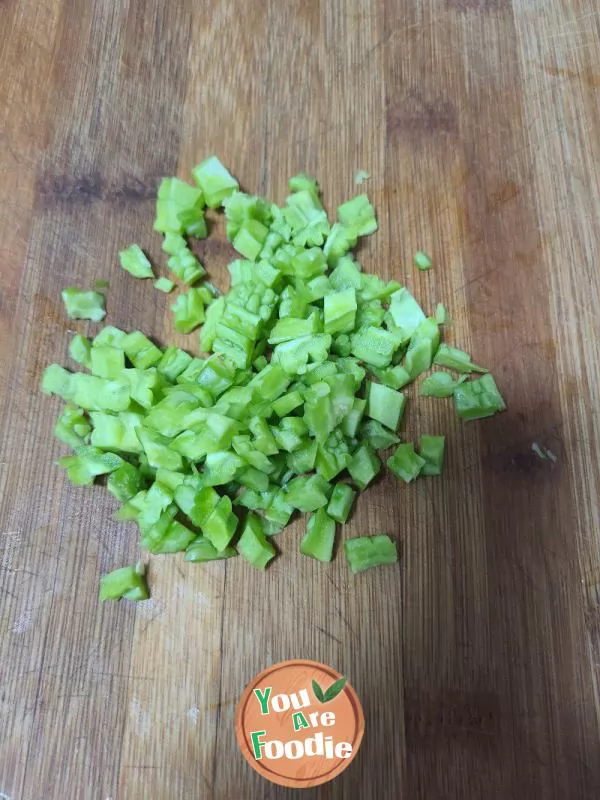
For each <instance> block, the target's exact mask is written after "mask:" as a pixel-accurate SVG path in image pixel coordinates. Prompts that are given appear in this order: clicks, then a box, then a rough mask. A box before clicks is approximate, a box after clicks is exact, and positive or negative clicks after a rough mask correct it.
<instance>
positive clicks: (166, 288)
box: [154, 277, 175, 294]
mask: <svg viewBox="0 0 600 800" xmlns="http://www.w3.org/2000/svg"><path fill="white" fill-rule="evenodd" d="M154 288H155V289H158V291H159V292H164V293H165V294H169V292H172V291H173V289H174V288H175V284H174V283H173V281H172V280H169V278H165V277H162V278H157V279H156V280H155V281H154Z"/></svg>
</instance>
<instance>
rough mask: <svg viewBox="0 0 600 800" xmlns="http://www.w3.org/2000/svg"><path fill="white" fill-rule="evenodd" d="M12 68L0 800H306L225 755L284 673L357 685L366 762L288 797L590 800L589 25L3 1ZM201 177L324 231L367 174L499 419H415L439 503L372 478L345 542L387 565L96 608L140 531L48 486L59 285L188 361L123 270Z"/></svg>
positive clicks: (371, 252)
mask: <svg viewBox="0 0 600 800" xmlns="http://www.w3.org/2000/svg"><path fill="white" fill-rule="evenodd" d="M0 75H1V76H2V77H1V78H0V174H1V176H2V182H1V187H2V188H1V190H0V220H1V224H2V235H1V236H0V270H1V271H2V282H1V287H0V377H1V380H0V414H1V417H0V419H1V429H0V442H1V445H0V447H1V449H0V497H1V500H0V503H1V506H0V631H1V636H2V649H1V655H2V658H1V659H0V798H10V800H37V798H39V797H44V798H61V800H62V799H63V798H69V799H70V798H73V799H74V800H75V799H77V800H80V799H81V798H86V799H87V798H90V799H92V798H94V800H96V799H97V798H100V800H106V798H112V799H113V800H138V798H140V800H141V798H148V797H149V798H152V800H155V799H156V800H169V799H170V798H184V797H185V798H188V797H190V798H192V797H198V798H207V800H211V799H212V798H214V799H215V800H217V798H218V799H219V800H221V799H223V800H225V799H226V800H247V799H250V800H254V798H258V799H260V800H262V799H263V798H264V799H265V800H266V798H287V797H292V796H295V795H293V792H292V790H284V789H278V788H276V787H272V786H270V785H269V784H267V783H266V782H265V781H264V780H263V779H262V778H260V776H258V775H256V774H255V773H254V772H253V771H252V770H251V769H250V768H249V767H248V765H247V764H246V763H245V762H244V760H243V758H242V756H241V754H240V753H239V751H238V749H237V745H236V742H235V734H234V710H235V704H236V702H237V700H238V698H239V697H240V695H241V693H242V690H243V688H244V686H245V685H246V683H247V682H248V681H249V680H250V678H251V677H252V676H253V675H254V674H256V673H258V672H259V671H261V670H263V669H264V668H266V667H267V666H269V665H270V664H273V663H275V662H277V661H279V660H283V659H288V658H309V659H316V660H320V661H324V662H326V663H328V664H330V665H332V666H333V667H335V668H336V669H337V670H339V671H340V672H342V673H344V674H346V675H348V676H349V677H350V680H351V681H352V684H353V685H354V687H355V688H356V690H357V692H358V695H359V697H360V698H361V700H362V703H363V707H364V711H365V719H366V730H365V738H364V741H363V745H362V748H361V751H360V753H359V755H358V757H357V758H356V759H355V761H354V762H353V764H352V765H351V766H350V768H349V769H348V770H347V772H344V773H343V774H342V775H341V776H340V777H339V778H338V779H337V780H336V781H335V782H334V783H333V784H330V785H328V786H324V787H320V788H319V789H315V790H310V791H307V792H306V793H305V794H306V797H314V798H317V797H318V798H326V799H327V798H344V799H345V798H351V799H353V798H365V799H367V798H377V799H379V798H388V797H389V798H391V797H399V798H407V799H408V798H410V800H416V798H424V800H437V798H440V800H441V799H442V798H443V799H444V800H446V799H449V798H461V800H466V799H468V800H471V798H473V800H479V798H481V797H485V796H493V797H495V798H501V799H502V800H504V799H506V800H509V799H512V798H519V797H528V798H529V797H530V798H536V800H537V798H540V799H541V800H551V799H553V798H556V799H557V800H565V798H569V800H587V798H590V800H591V798H597V797H598V796H600V762H599V760H598V752H599V749H600V724H599V722H600V718H599V708H600V698H599V691H600V686H599V677H600V606H599V601H600V535H599V531H600V511H599V509H600V475H599V468H598V464H599V458H598V456H599V447H598V442H599V441H600V420H599V416H598V408H600V372H599V366H598V364H599V359H598V345H597V342H598V335H599V333H600V331H599V327H600V326H599V323H598V313H597V309H598V307H599V302H600V296H599V294H600V292H599V283H600V277H599V270H598V264H599V262H600V259H599V255H600V254H599V247H598V231H599V230H600V203H599V200H600V197H599V195H600V190H599V186H600V181H599V177H600V176H599V174H598V173H599V169H598V164H599V163H600V134H599V131H600V111H599V108H600V104H599V102H598V101H599V99H600V13H599V12H598V10H597V8H595V5H594V3H593V0H551V2H541V0H444V1H443V2H433V0H425V1H424V2H416V0H413V1H412V2H410V0H396V2H394V1H393V0H387V2H384V0H364V2H358V0H348V2H344V3H342V2H339V0H335V1H333V2H328V3H320V2H318V1H317V0H306V2H300V0H289V2H286V3H285V4H283V3H277V2H275V1H274V0H266V2H260V3H259V2H256V1H255V0H248V1H247V2H246V3H244V4H243V5H240V4H237V3H234V2H233V0H223V1H222V2H219V3H212V4H209V3H208V2H197V3H193V2H191V0H187V2H186V1H185V0H184V2H182V3H178V4H164V3H159V2H158V0H147V1H146V2H139V3H129V2H125V3H117V4H115V3H111V2H109V0H98V2H96V3H93V4H89V3H88V4H86V3H82V2H78V0H42V2H38V3H32V2H30V0H23V2H19V3H17V2H16V0H4V2H2V3H0ZM211 152H216V153H218V154H219V155H220V156H221V157H222V159H223V160H224V161H225V162H226V163H227V164H228V165H230V166H231V168H232V169H233V170H234V171H235V173H236V174H237V176H238V177H239V178H240V180H241V182H242V184H243V185H244V186H245V187H247V188H248V189H250V190H252V191H261V192H265V193H267V194H269V195H270V196H272V197H273V198H275V199H278V200H282V199H283V197H284V196H285V191H286V180H287V178H288V176H289V175H291V174H293V173H295V172H297V171H299V170H306V171H309V172H312V173H314V174H316V175H317V176H318V177H319V179H320V181H321V184H322V186H323V189H324V195H325V200H326V203H327V205H328V207H329V208H330V209H333V208H334V207H335V205H336V204H338V203H339V202H341V201H342V200H344V199H345V198H347V197H348V196H349V194H350V193H351V192H352V191H353V190H354V186H353V173H354V170H355V169H357V168H361V169H366V170H368V171H369V172H370V173H371V175H372V177H371V179H370V181H369V183H368V184H367V189H368V191H369V193H370V195H371V196H372V199H373V202H374V204H375V206H376V208H377V210H378V215H379V219H380V230H379V232H378V233H377V234H376V236H374V237H370V238H369V239H368V241H366V242H365V243H364V244H362V245H361V252H360V258H361V260H362V262H363V264H364V265H365V268H367V269H369V270H371V271H374V272H378V273H380V274H381V275H383V276H385V277H388V278H391V277H394V278H397V279H399V280H402V281H406V283H407V285H408V286H409V287H410V288H411V289H412V290H413V291H414V292H415V294H416V295H417V296H418V297H419V298H420V299H421V300H422V301H423V303H424V304H425V305H428V306H430V307H432V306H434V305H435V303H437V302H438V301H443V302H444V303H445V304H446V305H447V307H448V309H449V312H450V315H451V318H452V324H451V326H450V327H449V329H448V337H449V340H450V341H451V343H456V344H460V345H462V346H465V347H467V348H470V350H471V351H472V352H473V355H474V357H475V359H476V360H477V361H479V362H482V363H485V364H487V365H489V366H490V367H492V369H493V371H494V373H495V375H496V376H497V378H498V382H499V384H500V386H501V388H502V391H503V394H504V395H505V396H506V399H507V401H508V404H509V411H508V413H506V414H503V415H501V416H498V417H497V418H495V419H493V420H488V421H484V422H482V423H475V424H471V425H466V426H462V425H459V424H458V423H457V422H456V420H455V419H454V416H453V412H452V409H451V408H450V406H449V405H448V404H446V403H444V402H435V401H431V402H425V401H421V402H419V403H418V404H416V403H414V404H413V405H412V407H411V408H410V409H409V413H408V414H407V420H406V427H405V430H406V435H407V436H416V435H418V433H419V432H432V433H441V432H446V433H447V434H448V459H447V469H446V473H445V475H444V477H443V478H442V479H440V480H436V481H421V482H418V483H417V484H415V485H414V486H409V487H404V486H398V484H397V483H396V482H395V481H394V480H393V479H391V478H389V477H386V478H384V479H383V480H381V481H379V482H378V483H377V484H376V485H375V486H373V487H372V488H371V489H370V490H369V491H368V493H367V494H366V495H364V496H363V497H362V498H361V500H360V502H359V505H358V509H357V511H356V513H355V514H354V516H353V518H352V521H351V523H350V524H349V525H348V526H347V528H346V529H345V531H344V535H346V536H347V535H356V534H359V533H366V532H369V533H375V532H379V531H383V530H386V531H389V532H390V533H391V534H393V535H394V536H396V537H397V538H398V539H399V541H400V542H401V550H402V565H401V568H400V569H398V570H395V569H382V570H373V571H372V572H371V573H366V574H364V575H361V576H357V577H352V576H351V575H349V574H348V571H347V568H346V565H345V563H344V562H343V559H342V558H338V559H337V560H336V561H334V563H332V564H331V565H329V566H322V565H319V564H316V563H313V562H312V561H310V560H309V559H303V558H302V557H301V556H300V555H298V554H297V543H298V539H299V537H300V535H301V528H300V526H299V525H296V526H294V527H293V528H292V529H290V530H289V531H288V532H287V533H286V534H284V538H283V539H281V540H280V541H281V547H282V550H283V551H284V556H283V557H282V558H280V559H278V560H276V561H275V562H274V563H273V565H272V567H270V568H269V570H268V571H267V572H266V574H257V573H256V572H254V571H253V569H252V568H251V567H250V566H249V565H247V564H245V563H240V561H239V560H235V561H230V562H229V563H227V564H211V565H206V566H199V565H187V564H184V563H183V561H182V560H181V559H179V558H173V557H168V558H166V557H159V558H156V559H154V560H153V562H152V566H151V583H152V589H153V598H152V600H151V601H149V602H148V603H145V604H142V605H141V606H139V607H138V608H137V609H136V608H134V607H131V606H125V605H116V604H115V605H112V606H111V605H105V606H103V607H100V606H99V604H98V602H97V595H96V587H97V581H98V578H99V575H100V574H101V573H103V572H105V571H107V570H109V569H111V568H114V567H115V566H118V565H121V564H123V563H129V562H130V561H131V560H132V559H134V558H135V555H136V542H135V538H136V537H135V532H134V531H133V529H132V528H131V527H128V526H123V525H117V524H116V523H115V522H113V521H112V518H111V517H112V513H113V510H114V507H115V504H114V502H113V501H112V499H111V498H110V497H109V496H108V495H107V494H106V493H105V492H104V490H102V489H101V488H100V487H97V488H94V489H93V490H88V491H85V490H78V489H74V488H71V487H69V486H67V484H66V482H65V479H64V476H63V475H62V473H61V472H60V471H59V470H58V469H56V468H55V467H53V466H51V464H52V462H53V460H54V459H55V458H56V457H57V456H58V455H59V454H60V453H61V452H62V450H61V447H60V446H59V445H58V444H57V443H55V442H53V441H52V438H51V428H52V424H53V416H54V414H55V413H56V411H57V408H58V406H57V404H55V403H54V402H53V401H50V400H48V399H47V398H41V397H40V396H39V394H38V382H39V377H40V373H41V370H42V369H43V367H44V366H45V365H46V364H47V363H49V362H51V361H55V360H57V361H61V362H65V361H66V356H67V347H68V341H69V331H70V330H71V329H75V328H76V329H77V330H78V331H81V332H85V331H86V330H87V328H86V324H79V323H78V324H77V325H73V324H72V323H69V322H68V321H67V320H66V319H65V317H64V314H63V312H62V309H61V304H60V298H59V290H60V288H61V287H63V286H64V285H67V284H70V283H72V284H81V285H88V284H90V283H91V282H92V281H93V280H94V279H96V278H100V277H102V278H106V277H108V278H109V279H110V280H111V287H110V294H109V318H110V321H111V322H112V323H114V324H116V325H121V326H125V327H134V326H139V327H142V328H143V329H144V330H145V331H146V332H147V333H149V334H152V335H154V336H156V337H157V338H158V339H159V340H161V341H164V342H166V341H180V342H183V341H184V339H177V337H175V336H174V334H173V331H172V329H171V323H170V320H169V313H168V300H166V299H165V298H163V297H162V296H157V293H156V292H154V291H153V290H152V288H151V287H150V286H146V285H144V284H143V283H141V282H135V281H133V280H131V279H128V276H126V275H125V274H124V273H122V271H120V270H119V268H118V266H117V262H116V253H117V251H118V250H119V249H120V248H121V247H122V246H123V245H126V244H128V243H129V242H131V241H139V242H140V243H142V244H147V245H148V248H149V249H150V251H151V252H152V253H153V254H155V255H157V256H158V255H159V240H158V238H157V237H156V236H155V235H153V234H152V233H151V230H150V224H151V219H152V214H153V197H154V193H155V188H156V185H157V181H158V179H159V178H160V176H161V175H163V174H173V173H178V174H181V175H182V176H185V175H187V174H188V173H189V169H190V167H191V166H193V164H194V163H196V162H197V161H198V160H199V159H200V158H201V157H203V156H204V155H206V154H208V153H211ZM215 236H216V239H215V240H211V241H210V242H208V243H205V244H203V246H202V251H203V256H204V258H205V261H206V263H207V266H208V267H209V269H210V270H211V272H212V274H213V275H214V278H215V280H216V282H217V283H221V285H224V283H225V276H224V271H223V268H224V265H225V264H226V262H227V260H228V258H229V257H230V251H229V249H228V247H227V246H226V245H225V244H223V243H222V231H220V229H219V226H218V225H217V226H216V233H215ZM418 248H423V249H425V250H427V251H428V252H430V253H432V254H433V256H434V259H435V269H434V270H432V271H430V272H428V273H425V274H423V273H417V272H416V271H415V270H414V268H413V267H412V266H411V256H412V253H413V252H414V251H415V250H416V249H418ZM533 442H539V443H540V444H541V445H542V446H545V447H549V448H550V449H551V450H552V451H553V452H554V453H555V454H556V455H557V457H558V460H557V462H556V463H555V464H553V463H552V462H546V461H542V460H540V459H539V458H538V457H537V456H536V455H535V454H534V453H533V452H532V450H531V444H532V443H533ZM309 562H310V563H309Z"/></svg>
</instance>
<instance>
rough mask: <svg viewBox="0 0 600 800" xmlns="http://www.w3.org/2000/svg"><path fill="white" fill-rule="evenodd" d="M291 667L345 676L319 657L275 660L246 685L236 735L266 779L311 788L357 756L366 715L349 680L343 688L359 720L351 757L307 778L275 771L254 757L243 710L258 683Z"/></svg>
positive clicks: (248, 758) (251, 762)
mask: <svg viewBox="0 0 600 800" xmlns="http://www.w3.org/2000/svg"><path fill="white" fill-rule="evenodd" d="M288 667H308V668H313V669H318V670H320V671H321V672H324V673H325V674H326V675H328V676H329V677H330V678H331V680H332V681H335V680H338V679H339V678H342V677H343V676H342V674H341V673H339V672H337V671H336V670H334V669H333V668H332V667H329V666H327V665H326V664H322V663H321V662H319V661H311V660H310V659H290V660H288V661H280V662H279V663H277V664H273V666H271V667H268V668H267V669H265V670H263V671H262V672H260V673H259V674H258V675H256V676H255V677H254V678H253V679H252V680H251V681H250V683H249V684H248V685H247V686H246V688H245V689H244V691H243V693H242V696H241V698H240V701H239V703H238V705H237V708H236V712H235V735H236V738H237V741H238V744H239V746H240V750H241V751H242V755H243V756H244V758H245V759H246V761H247V762H248V763H249V764H250V766H251V767H252V768H253V769H254V770H256V772H258V773H259V775H262V776H263V778H267V780H269V781H271V782H272V783H275V784H278V785H279V786H287V787H290V788H294V789H297V788H307V789H308V788H310V787H313V786H320V785H321V784H323V783H327V782H328V781H331V780H333V779H334V778H335V777H337V776H338V775H339V774H340V773H341V772H343V771H344V770H345V769H346V768H347V767H348V766H349V764H350V763H351V762H352V761H353V760H354V758H355V757H356V754H357V753H358V749H359V747H360V744H361V742H362V738H363V735H364V731H365V718H364V713H363V710H362V706H361V703H360V700H359V699H358V695H357V694H356V691H355V690H354V687H352V686H351V685H350V683H348V682H346V684H345V686H344V689H343V692H345V693H346V696H347V698H348V699H349V701H350V704H351V706H352V710H353V712H354V716H355V720H356V729H355V733H354V738H353V740H352V742H351V743H350V744H351V745H352V754H351V755H350V757H349V758H347V759H344V761H342V762H341V763H338V764H336V765H335V766H334V767H332V768H331V770H329V771H328V772H326V773H323V774H321V775H317V776H314V775H313V776H310V777H307V778H291V777H288V776H285V775H280V774H279V773H277V772H275V771H274V770H272V769H270V768H269V767H267V766H266V765H265V763H264V761H262V760H261V761H258V760H257V759H256V758H255V757H254V753H253V750H252V745H251V743H250V741H249V736H248V732H247V731H246V730H245V729H244V714H245V711H246V707H247V705H248V702H249V701H250V698H252V697H254V689H255V688H256V687H257V686H258V684H260V683H262V682H264V681H265V679H269V677H270V676H272V675H273V673H275V672H279V671H280V670H284V669H286V668H288Z"/></svg>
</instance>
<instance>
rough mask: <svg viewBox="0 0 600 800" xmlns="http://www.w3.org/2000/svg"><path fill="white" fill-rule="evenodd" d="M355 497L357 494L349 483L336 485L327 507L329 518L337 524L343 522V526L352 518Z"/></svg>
mask: <svg viewBox="0 0 600 800" xmlns="http://www.w3.org/2000/svg"><path fill="white" fill-rule="evenodd" d="M355 496H356V492H355V491H354V489H353V488H352V487H351V486H349V485H348V484H347V483H336V485H335V486H334V487H333V491H332V493H331V497H330V498H329V505H328V506H327V513H328V514H329V516H330V517H332V519H334V520H335V521H336V522H341V523H342V524H343V523H344V522H346V520H347V519H348V517H349V516H350V511H351V509H352V504H353V502H354V497H355Z"/></svg>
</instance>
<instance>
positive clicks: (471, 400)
mask: <svg viewBox="0 0 600 800" xmlns="http://www.w3.org/2000/svg"><path fill="white" fill-rule="evenodd" d="M453 397H454V407H455V409H456V413H457V414H458V416H459V417H460V418H461V419H464V420H465V421H469V420H473V419H483V418H484V417H492V416H493V415H494V414H497V413H498V412H499V411H504V410H505V409H506V404H505V403H504V400H503V399H502V395H501V394H500V392H499V391H498V387H497V386H496V381H495V380H494V379H493V378H492V376H491V375H489V374H488V375H483V376H482V377H481V378H478V379H476V380H474V381H469V382H468V383H463V384H461V385H460V386H457V387H456V389H455V390H454V395H453Z"/></svg>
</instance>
